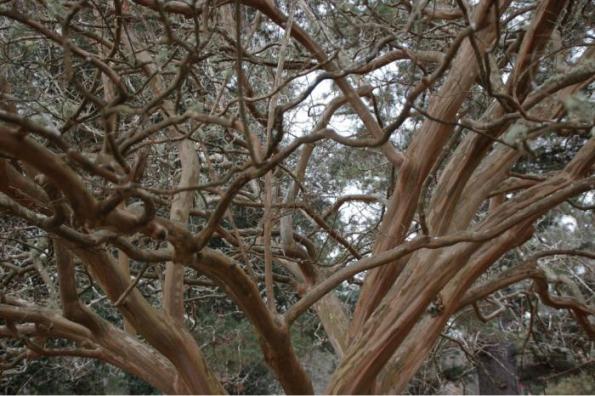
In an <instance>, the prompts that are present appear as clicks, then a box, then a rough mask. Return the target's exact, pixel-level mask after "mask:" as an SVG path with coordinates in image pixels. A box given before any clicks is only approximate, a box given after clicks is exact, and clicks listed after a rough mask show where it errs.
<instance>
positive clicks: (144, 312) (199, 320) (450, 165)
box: [0, 0, 595, 394]
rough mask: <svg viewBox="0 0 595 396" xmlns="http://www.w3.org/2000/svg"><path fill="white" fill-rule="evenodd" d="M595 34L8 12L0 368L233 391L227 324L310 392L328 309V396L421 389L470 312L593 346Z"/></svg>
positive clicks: (1, 154) (444, 20)
mask: <svg viewBox="0 0 595 396" xmlns="http://www.w3.org/2000/svg"><path fill="white" fill-rule="evenodd" d="M594 12H595V7H594V5H593V3H592V2H590V1H588V0H574V1H571V0H540V1H525V0H477V1H473V0H456V1H454V0H432V1H428V0H426V1H415V2H412V1H407V0H405V1H403V0H401V1H396V0H395V1H374V0H367V1H360V0H346V1H335V0H329V1H304V0H287V1H280V0H279V1H273V0H235V1H228V0H202V1H198V0H184V1H178V0H177V1H173V0H172V1H167V0H165V1H161V0H114V1H109V2H102V1H94V0H80V1H68V2H65V1H55V0H44V1H32V0H9V1H2V2H0V213H1V218H0V282H1V285H2V286H1V289H0V345H1V346H2V349H3V350H4V352H0V370H4V371H7V370H11V369H13V368H14V367H17V366H18V365H20V364H25V363H24V362H26V361H31V360H36V359H40V358H45V357H59V356H69V357H84V358H92V359H96V360H98V361H102V362H106V363H109V364H111V365H113V366H115V367H118V368H120V369H121V370H123V371H125V372H127V373H129V374H132V375H134V376H136V377H138V378H140V379H141V380H142V381H144V382H146V383H147V384H150V385H151V386H153V387H154V388H156V389H157V390H158V391H160V392H163V393H185V394H192V393H200V394H219V393H225V392H226V391H231V390H230V389H231V388H230V384H229V383H228V382H227V381H226V379H225V378H224V377H223V374H222V373H221V370H218V369H216V368H215V365H216V362H214V361H213V360H216V359H217V358H218V357H217V356H213V355H211V354H208V353H205V348H206V347H205V342H207V341H208V334H209V331H211V330H209V331H206V330H205V329H206V328H207V327H213V326H216V325H218V324H221V323H220V322H215V323H211V322H209V320H210V319H209V317H207V316H205V315H201V314H199V313H197V312H198V311H200V310H201V309H203V308H204V307H205V305H204V304H211V305H210V307H212V308H213V309H215V310H218V312H221V313H222V315H224V313H225V312H233V317H232V319H233V320H232V321H231V324H230V323H228V326H235V327H236V328H237V329H238V331H241V332H242V333H250V336H251V337H253V338H254V340H255V343H257V344H258V346H259V349H260V353H262V359H263V361H264V362H265V363H266V365H267V366H268V367H269V369H270V372H271V374H272V375H273V376H274V377H275V378H276V380H277V381H278V382H279V384H280V387H281V389H283V391H284V392H285V393H287V394H295V393H298V394H311V393H313V390H314V389H313V385H312V379H311V375H310V373H308V372H307V371H306V370H305V369H304V365H303V362H302V361H301V359H300V354H299V353H298V352H297V351H296V343H299V342H303V340H302V341H300V340H299V339H298V338H296V334H295V333H296V332H295V331H293V332H292V328H295V326H298V323H299V322H300V320H303V319H304V318H305V317H306V316H308V315H310V316H311V317H313V318H315V321H316V323H319V324H320V325H321V328H322V329H323V330H324V331H323V333H324V335H323V336H322V337H323V338H324V340H325V342H326V341H328V342H329V345H331V347H332V350H333V353H334V354H335V356H336V359H337V367H336V369H335V370H334V372H333V373H332V374H331V375H330V376H329V378H328V379H327V387H326V389H325V392H326V393H330V394H345V393H350V394H361V393H402V392H404V391H406V390H407V386H408V384H410V381H411V380H412V378H413V377H414V376H415V375H416V373H417V372H418V371H419V370H420V368H422V365H423V364H424V362H425V361H426V359H427V357H428V356H429V355H430V353H431V352H432V348H434V347H435V346H436V345H437V343H438V341H439V340H440V339H441V336H443V337H444V336H446V337H450V336H448V335H445V331H446V329H447V328H449V327H452V326H453V323H454V321H455V319H456V318H457V317H459V316H460V315H462V314H464V313H469V312H474V313H475V314H476V315H477V316H478V317H479V318H480V319H481V320H482V321H485V322H489V320H491V319H494V318H496V320H497V318H498V317H502V315H506V312H509V313H514V315H513V318H512V319H510V318H509V319H506V320H507V321H514V322H515V323H516V324H515V325H514V326H516V327H518V328H519V329H525V327H527V326H528V327H529V329H528V331H529V333H531V332H532V331H533V323H534V320H536V319H535V317H536V312H537V311H536V310H535V309H534V306H533V305H534V304H536V303H537V300H536V298H537V297H538V299H539V301H540V303H541V304H543V305H546V306H549V307H550V308H552V309H555V310H562V311H564V312H566V313H567V316H565V317H566V318H568V317H570V318H572V321H573V322H572V323H576V324H577V326H578V327H576V328H575V329H574V330H572V332H574V333H575V334H578V337H583V339H584V340H593V338H594V337H595V325H594V322H593V315H594V314H595V308H593V288H594V287H595V276H594V273H593V270H594V268H593V259H595V251H594V250H593V243H592V238H593V225H594V223H593V221H592V216H593V205H594V204H595V191H594V190H595V189H594V188H595V175H594V174H593V173H594V172H593V170H594V169H595V168H594V165H595V106H593V105H594V100H593V88H594V87H595V86H594V84H593V81H594V80H595V44H594V40H595V36H594V26H593V24H592V22H593V20H594V19H593V17H594ZM564 230H566V232H565V231H564ZM570 234H572V235H570ZM524 298H526V299H527V301H528V302H529V305H528V306H526V305H523V304H524V303H521V302H520V301H524V300H523V299H524ZM201 307H202V308H201ZM214 307H216V308H214ZM525 314H526V315H528V316H527V317H525ZM312 315H315V316H312ZM525 319H527V320H528V321H529V324H527V320H525ZM485 326H489V323H488V324H486V325H485ZM511 326H512V325H511ZM213 328H214V327H213ZM216 331H218V330H217V329H215V328H214V330H212V331H211V333H210V334H213V332H216ZM523 331H525V330H523ZM565 332H566V330H564V331H563V332H562V333H565ZM455 338H456V337H455ZM533 338H534V341H535V342H537V339H536V337H535V336H533ZM527 340H528V338H527ZM454 341H456V342H460V341H457V340H456V339H455V340H454ZM454 341H453V342H454ZM523 349H524V346H523ZM219 363H221V362H219ZM243 391H246V388H245V387H244V388H238V392H240V393H242V392H243Z"/></svg>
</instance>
